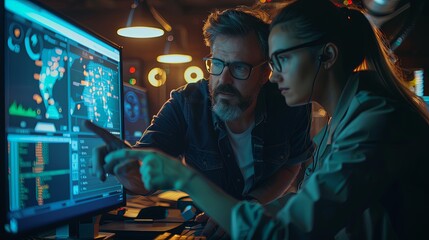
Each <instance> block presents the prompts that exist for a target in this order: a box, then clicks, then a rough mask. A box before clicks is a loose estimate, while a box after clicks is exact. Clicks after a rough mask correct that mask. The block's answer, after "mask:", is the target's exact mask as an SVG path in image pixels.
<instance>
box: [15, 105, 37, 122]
mask: <svg viewBox="0 0 429 240" xmlns="http://www.w3.org/2000/svg"><path fill="white" fill-rule="evenodd" d="M9 115H15V116H23V117H31V118H36V117H37V112H36V110H33V109H31V108H28V109H25V108H24V107H23V106H22V105H21V104H19V105H17V104H16V102H13V103H12V105H10V107H9Z"/></svg>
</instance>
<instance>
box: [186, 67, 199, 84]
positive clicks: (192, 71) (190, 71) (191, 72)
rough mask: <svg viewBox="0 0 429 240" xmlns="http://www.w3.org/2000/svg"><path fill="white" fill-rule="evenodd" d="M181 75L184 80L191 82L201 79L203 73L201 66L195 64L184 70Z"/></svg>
mask: <svg viewBox="0 0 429 240" xmlns="http://www.w3.org/2000/svg"><path fill="white" fill-rule="evenodd" d="M183 76H184V77H185V81H186V82H187V83H193V82H196V81H198V80H201V79H202V78H203V77H204V73H203V70H201V68H199V67H197V66H190V67H188V68H187V69H186V70H185V73H184V74H183Z"/></svg>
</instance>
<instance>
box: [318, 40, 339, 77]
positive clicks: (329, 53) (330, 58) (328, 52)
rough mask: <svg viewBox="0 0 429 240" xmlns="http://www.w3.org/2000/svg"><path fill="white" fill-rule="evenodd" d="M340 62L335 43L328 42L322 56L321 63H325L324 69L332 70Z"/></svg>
mask: <svg viewBox="0 0 429 240" xmlns="http://www.w3.org/2000/svg"><path fill="white" fill-rule="evenodd" d="M337 60H338V47H337V45H335V44H334V43H331V42H328V43H327V44H326V45H325V47H324V48H323V53H322V55H321V61H322V63H323V68H324V69H325V70H326V69H329V68H331V67H332V66H333V65H334V64H335V63H336V62H337Z"/></svg>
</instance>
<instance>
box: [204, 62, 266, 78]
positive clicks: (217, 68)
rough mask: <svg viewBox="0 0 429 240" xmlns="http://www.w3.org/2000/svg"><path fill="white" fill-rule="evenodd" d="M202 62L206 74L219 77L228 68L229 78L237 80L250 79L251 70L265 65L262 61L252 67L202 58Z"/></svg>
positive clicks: (243, 63) (239, 63) (241, 63)
mask: <svg viewBox="0 0 429 240" xmlns="http://www.w3.org/2000/svg"><path fill="white" fill-rule="evenodd" d="M204 61H205V63H206V68H207V72H209V73H210V74H211V75H215V76H219V75H221V74H222V72H223V69H224V68H225V67H226V66H228V69H229V73H230V74H231V76H233V77H234V78H235V79H238V80H246V79H248V78H249V77H250V74H251V73H252V69H253V68H257V67H260V66H262V65H264V64H265V63H267V62H266V61H264V62H262V63H260V64H258V65H255V66H252V65H251V64H248V63H245V62H230V63H228V62H224V61H222V60H220V59H217V58H204Z"/></svg>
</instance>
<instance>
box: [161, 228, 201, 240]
mask: <svg viewBox="0 0 429 240" xmlns="http://www.w3.org/2000/svg"><path fill="white" fill-rule="evenodd" d="M194 235H195V230H183V232H182V233H181V234H174V233H169V232H165V233H163V234H160V235H158V236H157V237H156V238H154V240H179V239H180V240H182V239H186V240H188V239H195V240H206V239H207V238H206V237H205V236H194Z"/></svg>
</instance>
